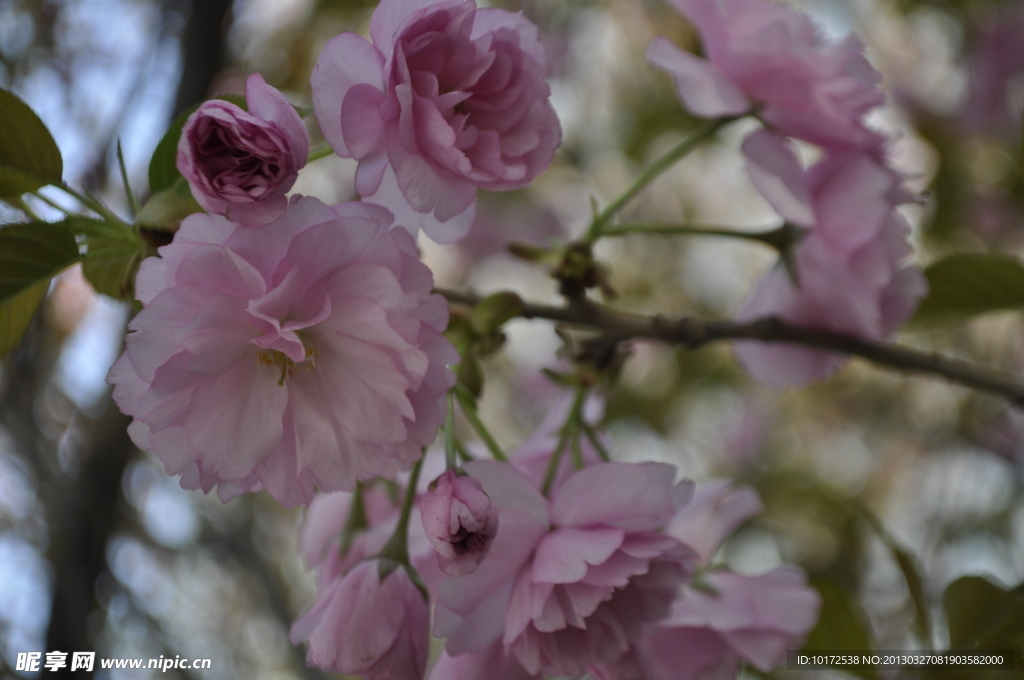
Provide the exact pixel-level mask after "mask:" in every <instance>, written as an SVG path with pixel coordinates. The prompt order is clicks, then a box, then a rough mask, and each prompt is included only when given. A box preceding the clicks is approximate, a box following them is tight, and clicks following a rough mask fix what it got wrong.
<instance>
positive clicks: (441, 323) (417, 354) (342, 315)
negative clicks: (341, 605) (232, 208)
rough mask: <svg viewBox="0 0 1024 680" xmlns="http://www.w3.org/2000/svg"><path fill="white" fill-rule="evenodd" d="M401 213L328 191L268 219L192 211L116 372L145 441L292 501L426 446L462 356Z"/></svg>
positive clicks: (201, 468)
mask: <svg viewBox="0 0 1024 680" xmlns="http://www.w3.org/2000/svg"><path fill="white" fill-rule="evenodd" d="M390 226H391V215H390V213H388V212H387V211H386V210H384V209H383V208H380V207H379V206H374V205H369V204H363V203H343V204H341V205H337V206H333V207H329V206H327V205H324V204H323V203H322V202H320V201H319V200H317V199H314V198H296V199H293V200H292V202H291V203H290V204H289V206H288V209H287V210H286V211H285V213H284V214H283V215H282V216H281V218H280V219H278V220H277V221H275V222H273V223H271V224H269V225H266V226H264V227H259V228H242V227H239V226H237V225H235V224H233V223H232V222H230V221H228V220H227V219H225V218H223V217H217V216H212V215H206V214H198V215H193V216H191V217H189V218H187V219H186V220H185V221H184V222H183V223H182V227H181V229H180V230H179V231H178V232H177V233H176V234H175V238H174V242H173V243H172V244H171V245H169V246H165V247H163V248H161V249H160V255H161V257H159V258H149V259H147V260H146V261H145V262H143V264H142V266H141V268H140V270H139V275H138V278H137V286H136V291H137V295H138V298H139V300H140V301H141V302H142V303H143V304H144V305H145V307H144V309H143V310H142V311H141V312H140V313H139V314H138V315H137V316H136V317H135V318H134V319H133V320H132V322H131V324H130V330H131V331H132V332H131V333H129V334H128V337H127V340H126V349H125V352H124V354H123V355H122V356H121V358H120V359H119V360H118V361H117V362H116V363H115V364H114V366H113V367H112V368H111V371H110V374H109V376H108V381H109V382H110V383H111V384H112V385H114V400H115V401H116V402H117V404H118V406H119V407H120V408H121V410H122V411H124V412H125V413H126V414H128V415H131V416H132V417H133V418H134V419H135V420H134V422H133V423H132V425H131V426H130V428H129V433H130V434H131V436H132V439H133V441H135V443H136V444H137V445H138V446H139V447H140V448H142V449H145V450H149V451H152V452H153V453H154V454H155V455H156V456H157V458H159V459H160V460H161V462H162V463H163V464H164V468H165V469H166V470H167V472H168V473H169V474H180V475H181V484H182V486H183V487H185V488H188V489H195V488H201V489H203V490H204V491H209V490H210V489H212V488H213V487H215V486H216V487H218V491H219V494H220V496H221V498H222V499H226V498H230V497H231V496H234V495H237V494H238V493H241V492H243V491H247V490H253V489H256V488H259V487H261V486H262V487H264V488H266V489H267V491H268V492H269V493H270V494H271V495H272V496H273V497H274V498H275V499H276V500H278V501H279V502H281V503H282V504H285V505H289V506H290V505H296V504H300V503H301V504H308V503H309V502H310V500H311V499H312V497H313V490H314V487H320V488H321V489H324V490H350V489H352V488H354V486H355V483H356V481H357V480H359V479H370V478H372V477H376V476H378V475H385V476H391V475H394V474H395V473H396V472H397V471H399V470H401V469H405V468H408V467H409V466H410V465H411V463H412V462H413V461H415V460H418V459H419V458H420V457H421V455H422V447H424V446H426V445H427V444H429V443H431V442H432V441H433V440H434V438H435V436H436V434H437V428H438V426H439V424H440V423H441V421H442V419H443V417H444V413H445V407H444V394H445V392H446V390H447V389H448V388H449V387H451V385H452V383H453V375H452V373H451V372H450V371H449V370H448V369H447V368H446V364H448V363H453V362H455V361H457V359H458V357H457V355H456V353H455V351H454V348H453V347H452V346H451V344H450V343H449V342H448V341H447V340H446V339H445V338H444V337H443V335H442V334H441V333H442V331H443V330H444V328H445V326H446V324H447V319H448V313H447V305H446V304H445V302H444V300H443V299H442V298H441V297H440V296H437V295H433V294H432V293H431V288H432V285H433V277H432V276H431V273H430V270H429V269H427V267H426V266H425V265H424V264H423V263H422V262H420V260H419V259H418V257H417V254H416V248H415V244H414V243H413V240H412V237H411V236H410V235H409V234H408V233H407V232H405V231H403V230H391V229H390Z"/></svg>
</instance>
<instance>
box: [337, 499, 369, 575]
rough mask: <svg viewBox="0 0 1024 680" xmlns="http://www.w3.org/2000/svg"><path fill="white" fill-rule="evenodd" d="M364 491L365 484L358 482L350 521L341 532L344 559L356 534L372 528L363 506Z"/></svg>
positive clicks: (347, 521)
mask: <svg viewBox="0 0 1024 680" xmlns="http://www.w3.org/2000/svg"><path fill="white" fill-rule="evenodd" d="M363 490H364V486H363V483H362V482H356V490H355V492H354V493H353V494H352V503H351V505H349V510H348V519H347V520H346V521H345V528H344V529H342V532H341V556H342V557H344V556H345V555H347V554H348V551H349V549H350V548H351V547H352V541H353V540H355V537H356V534H357V533H359V532H360V531H362V530H363V529H367V528H369V526H370V523H369V522H368V521H367V519H366V506H365V505H364V504H363Z"/></svg>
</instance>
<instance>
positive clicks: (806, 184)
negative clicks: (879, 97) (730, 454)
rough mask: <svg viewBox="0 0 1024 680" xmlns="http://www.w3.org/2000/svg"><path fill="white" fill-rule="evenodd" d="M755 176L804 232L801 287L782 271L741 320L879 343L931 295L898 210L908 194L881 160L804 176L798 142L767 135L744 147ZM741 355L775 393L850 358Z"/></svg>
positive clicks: (840, 157) (751, 347)
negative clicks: (775, 320) (775, 319)
mask: <svg viewBox="0 0 1024 680" xmlns="http://www.w3.org/2000/svg"><path fill="white" fill-rule="evenodd" d="M743 152H744V154H746V156H747V160H748V165H747V167H748V170H749V172H750V176H751V179H752V180H753V181H754V184H755V185H756V186H757V187H758V189H759V190H760V191H761V193H762V194H763V195H764V197H765V198H766V199H768V202H769V203H771V204H772V206H773V207H774V208H775V209H776V211H778V213H779V214H780V215H781V216H782V217H783V218H784V219H786V220H787V222H789V223H790V224H794V225H797V226H800V227H804V228H806V229H807V230H808V232H807V235H806V236H805V237H804V238H803V240H801V241H800V242H799V243H798V244H797V245H796V246H795V248H794V251H793V261H794V262H795V270H796V274H797V277H798V280H799V284H797V283H796V282H794V280H793V276H792V275H791V273H790V272H788V271H786V269H785V268H784V267H782V266H781V265H780V266H776V267H775V268H774V269H772V270H771V271H770V272H769V273H768V274H767V275H766V276H765V277H764V278H763V279H762V280H761V282H760V283H759V284H758V286H757V289H756V291H755V292H754V294H753V297H752V298H751V299H750V300H749V302H747V304H746V305H745V306H744V308H743V309H742V310H741V311H740V313H739V314H738V315H737V318H738V319H740V320H748V319H755V318H759V317H763V316H769V315H777V316H779V317H781V318H783V319H785V320H787V321H792V322H794V323H798V324H804V325H807V326H811V327H814V328H824V329H827V330H831V331H836V332H841V333H849V334H852V335H856V336H859V337H863V338H875V339H881V338H886V337H888V336H889V335H891V334H892V333H893V332H894V331H895V330H896V328H897V327H898V326H899V325H900V324H901V323H902V322H904V321H905V320H906V319H907V318H908V317H909V316H910V315H911V314H912V313H913V311H914V309H915V308H916V307H917V304H918V303H919V302H920V300H921V298H922V297H923V296H924V294H925V293H926V291H927V282H926V281H925V279H924V276H923V274H922V273H921V270H920V268H919V267H916V266H913V265H903V264H902V263H903V261H904V260H905V259H906V258H907V256H909V255H910V252H911V249H910V244H909V243H908V241H907V236H908V232H909V227H908V225H907V224H906V221H905V220H904V219H903V218H902V217H901V216H900V214H899V213H898V212H897V211H896V207H897V206H898V205H899V204H901V203H906V202H908V201H909V200H911V198H912V197H911V196H910V195H909V194H907V193H906V192H904V191H903V190H902V189H901V188H900V177H899V175H897V174H896V173H895V172H893V171H892V170H890V169H888V168H886V167H885V166H884V165H883V164H882V163H881V161H880V160H879V159H878V158H877V157H876V155H875V154H874V153H867V152H861V151H856V150H851V151H846V152H841V153H834V154H830V155H828V156H826V157H825V158H824V159H822V160H821V161H820V162H818V163H817V164H816V165H814V166H813V167H812V168H810V169H809V170H804V169H803V167H802V166H801V165H800V162H799V160H798V159H797V157H796V154H795V151H794V150H793V148H792V145H791V144H790V143H789V142H787V141H786V140H785V139H784V138H782V137H780V136H778V135H775V134H773V133H770V132H767V131H764V130H761V131H758V132H755V133H754V134H752V135H751V136H750V137H748V138H747V140H746V141H745V142H744V144H743ZM736 354H737V356H738V357H739V358H740V361H741V362H742V363H743V365H744V366H745V367H746V368H747V370H748V371H749V372H750V373H751V374H752V375H753V376H754V377H755V378H757V379H758V380H760V381H762V382H765V383H767V384H769V385H773V386H777V387H789V386H798V385H803V384H806V383H808V382H811V381H814V380H820V379H822V378H825V377H827V376H828V375H830V374H831V373H833V372H834V371H836V370H838V368H839V367H840V366H841V365H842V364H843V363H844V362H845V361H846V358H847V357H846V356H845V355H841V354H836V353H834V352H825V351H820V350H813V349H805V348H802V347H797V346H794V345H786V344H782V343H778V344H765V343H757V342H737V343H736Z"/></svg>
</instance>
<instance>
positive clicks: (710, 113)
mask: <svg viewBox="0 0 1024 680" xmlns="http://www.w3.org/2000/svg"><path fill="white" fill-rule="evenodd" d="M647 61H649V62H650V63H651V64H652V65H654V66H656V67H658V68H660V69H663V70H665V71H668V72H669V74H671V76H672V77H673V79H675V82H676V90H677V92H678V93H679V97H680V99H682V100H683V103H684V104H686V108H688V109H689V110H690V111H691V112H693V113H694V114H695V115H697V116H700V117H703V118H716V117H718V116H731V115H738V114H741V113H743V112H745V111H747V110H749V109H750V107H751V103H750V100H749V99H748V98H747V96H746V95H745V94H743V91H742V90H741V89H740V88H739V87H737V86H736V84H735V83H734V82H732V80H731V79H730V78H729V77H728V76H727V75H726V74H724V73H722V72H721V70H719V68H718V67H717V66H716V65H715V64H713V63H711V62H709V61H706V60H704V59H700V58H699V57H695V56H694V55H692V54H690V53H689V52H687V51H685V50H681V49H679V48H678V47H676V46H675V45H673V44H672V42H671V41H669V40H668V39H667V38H662V37H658V38H655V39H654V41H653V42H652V43H651V46H650V47H649V48H648V49H647Z"/></svg>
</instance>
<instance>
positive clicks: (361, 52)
mask: <svg viewBox="0 0 1024 680" xmlns="http://www.w3.org/2000/svg"><path fill="white" fill-rule="evenodd" d="M370 35H371V36H372V38H373V42H372V43H371V42H369V41H367V40H365V39H364V38H362V37H360V36H358V35H355V34H352V33H343V34H341V35H339V36H337V37H336V38H334V39H333V40H332V41H331V42H329V43H328V44H327V46H326V47H325V48H324V51H323V53H322V54H321V55H320V58H319V60H318V61H317V64H316V67H315V68H314V70H313V76H312V85H313V105H314V108H315V110H316V116H317V120H319V122H320V128H321V130H322V131H323V134H324V136H325V137H326V138H327V141H328V142H330V144H331V146H332V147H334V150H335V152H337V153H338V155H339V156H343V157H346V158H355V159H357V160H358V161H359V166H358V169H357V172H356V191H357V192H358V193H359V195H360V196H362V197H363V198H364V200H367V201H370V202H372V203H378V204H380V205H384V206H386V207H387V208H388V209H390V210H392V211H393V212H394V213H395V222H396V224H398V225H401V226H403V227H406V228H407V229H410V230H411V231H413V232H415V231H416V230H418V229H421V228H422V229H423V230H424V231H425V232H426V233H427V235H428V236H430V237H431V238H432V239H434V240H435V241H437V242H439V243H451V242H454V241H457V240H458V239H460V238H462V237H463V236H465V235H466V233H467V232H468V231H469V228H470V226H471V225H472V223H473V217H474V215H475V214H476V190H477V189H478V188H480V189H488V190H492V191H504V190H508V189H518V188H521V187H525V186H527V185H528V184H529V183H530V182H531V181H532V180H533V178H534V177H536V176H537V175H539V174H540V173H542V172H543V171H544V170H545V169H547V166H548V165H549V164H550V162H551V159H552V157H553V156H554V151H555V148H556V147H557V146H558V144H559V142H560V141H561V130H560V128H559V125H558V120H557V118H556V117H555V112H554V109H552V107H551V104H550V103H549V101H548V96H549V94H550V90H549V88H548V85H547V84H546V83H545V82H544V75H545V73H544V72H545V65H544V64H545V57H544V50H543V48H542V46H541V43H540V40H539V38H538V35H537V28H536V26H534V25H533V24H532V23H530V22H529V21H528V20H527V19H525V18H524V17H523V16H522V14H517V13H512V12H507V11H505V10H499V9H477V7H476V4H475V3H474V2H473V1H472V0H444V1H441V2H437V1H435V0H382V2H381V3H380V4H379V5H378V6H377V9H376V10H375V11H374V13H373V18H372V20H371V23H370Z"/></svg>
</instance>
